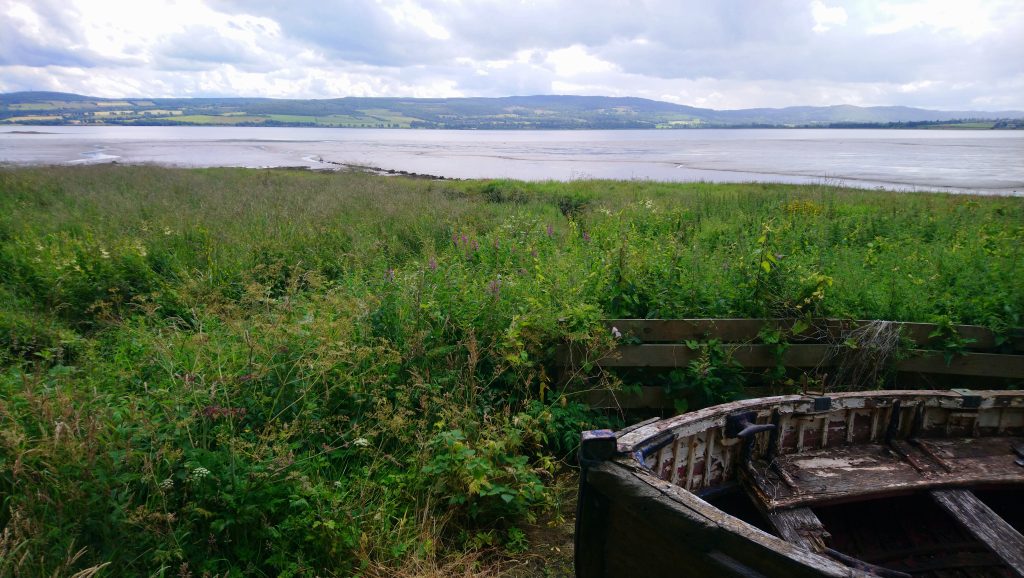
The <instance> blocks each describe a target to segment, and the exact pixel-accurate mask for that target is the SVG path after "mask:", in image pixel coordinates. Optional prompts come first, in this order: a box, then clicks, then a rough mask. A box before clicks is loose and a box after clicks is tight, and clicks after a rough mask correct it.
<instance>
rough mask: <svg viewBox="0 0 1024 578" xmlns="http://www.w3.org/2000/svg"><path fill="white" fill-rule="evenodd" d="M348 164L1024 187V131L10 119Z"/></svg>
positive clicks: (9, 148) (27, 145)
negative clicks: (99, 123)
mask: <svg viewBox="0 0 1024 578" xmlns="http://www.w3.org/2000/svg"><path fill="white" fill-rule="evenodd" d="M112 161H117V162H121V163H158V164H161V165H170V166H190V167H208V166H245V167H270V166H308V167H312V168H337V167H338V164H342V165H345V164H350V165H363V166H373V167H380V168H383V169H394V170H404V171H409V172H415V173H423V174H430V175H440V176H445V177H456V178H515V179H525V180H549V179H552V180H571V179H582V178H601V179H650V180H659V181H715V182H736V181H769V182H785V183H821V182H827V183H835V184H845V185H849V186H857V187H871V188H874V187H885V188H887V189H893V190H943V191H951V192H980V193H995V194H1018V195H1019V194H1024V131H935V130H932V131H927V130H832V129H753V130H744V129H717V130H716V129H702V130H675V131H654V130H623V131H516V132H510V131H446V130H429V131H428V130H382V129H332V128H255V127H223V128H222V127H95V126H93V127H74V126H71V127H5V128H4V129H3V130H2V131H0V163H14V164H83V163H100V162H112Z"/></svg>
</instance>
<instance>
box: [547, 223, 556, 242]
mask: <svg viewBox="0 0 1024 578" xmlns="http://www.w3.org/2000/svg"><path fill="white" fill-rule="evenodd" d="M554 236H555V228H554V227H552V226H551V225H548V238H549V239H550V238H551V237H554Z"/></svg>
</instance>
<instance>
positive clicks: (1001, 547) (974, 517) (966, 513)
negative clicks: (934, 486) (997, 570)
mask: <svg viewBox="0 0 1024 578" xmlns="http://www.w3.org/2000/svg"><path fill="white" fill-rule="evenodd" d="M929 493H930V494H931V496H932V499H934V500H935V501H936V502H937V503H938V504H939V505H940V506H942V508H943V509H945V510H946V512H948V513H949V514H950V515H951V516H953V518H955V519H956V521H957V522H958V523H959V524H960V525H961V526H963V527H964V528H965V529H967V531H968V532H970V533H971V534H972V535H973V536H974V537H975V538H977V539H978V540H979V541H980V542H981V543H983V544H985V545H986V546H987V547H988V548H989V549H991V550H992V552H994V553H995V555H996V556H998V557H999V559H1000V560H1002V561H1003V562H1005V563H1006V564H1007V565H1008V566H1009V567H1010V568H1012V569H1013V571H1014V572H1016V573H1017V576H1020V577H1021V578H1024V536H1021V534H1020V532H1018V531H1017V530H1015V529H1014V528H1013V526H1011V525H1009V524H1008V523H1006V520H1004V519H1002V518H1000V517H999V515H998V514H996V513H995V512H993V511H992V509H991V508H989V507H988V506H986V505H985V503H984V502H982V501H981V500H979V499H978V497H977V496H975V495H974V494H973V493H972V492H970V491H969V490H963V489H951V490H932V491H931V492H929Z"/></svg>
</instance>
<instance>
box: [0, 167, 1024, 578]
mask: <svg viewBox="0 0 1024 578" xmlns="http://www.w3.org/2000/svg"><path fill="white" fill-rule="evenodd" d="M1022 223H1024V202H1022V200H1021V199H1017V198H982V197H968V196H951V195H938V194H893V193H887V192H881V191H856V190H846V189H839V188H835V187H830V186H803V187H801V186H792V185H764V184H743V185H718V184H703V183H698V184H662V183H652V182H634V181H630V182H610V181H579V182H570V183H522V182H515V181H459V182H455V181H426V180H411V179H403V178H385V177H376V176H371V175H366V174H360V173H326V174H325V173H312V172H306V171H266V170H243V169H205V170H173V169H162V168H155V167H117V166H95V167H74V168H61V167H49V168H38V169H10V168H7V169H2V170H0V303H2V304H3V305H2V308H0V368H2V369H0V371H2V373H0V495H2V496H3V497H4V499H3V501H2V502H0V527H2V532H0V574H2V575H12V576H41V575H53V574H55V573H56V574H73V573H74V572H77V571H82V570H86V569H89V568H98V567H101V566H102V569H101V570H100V574H99V575H108V576H140V575H144V576H149V575H158V576H172V575H177V576H186V575H192V576H201V575H210V576H213V575H220V576H225V575H239V576H240V575H247V576H249V575H254V576H259V575H268V576H271V575H273V576H276V575H284V576H314V575H319V576H327V575H338V576H342V575H351V574H354V573H362V574H365V575H386V574H407V575H413V574H422V575H429V574H431V573H434V574H443V573H455V572H461V573H474V572H484V571H486V570H488V569H493V568H496V567H500V565H501V563H502V562H504V564H505V566H506V567H508V566H510V565H511V566H515V561H516V560H518V559H522V556H523V554H522V553H523V552H525V551H526V550H527V549H528V548H529V547H530V540H531V539H535V536H536V532H534V530H533V529H532V525H531V524H533V523H534V522H538V521H545V522H552V523H554V524H564V523H566V522H568V521H567V520H564V519H560V518H559V516H560V514H559V512H561V511H564V510H565V508H564V507H563V506H564V505H563V504H561V503H560V500H561V499H562V498H561V497H562V496H563V495H564V492H562V491H560V488H564V486H565V485H566V484H567V482H566V480H570V482H571V479H572V478H571V476H572V474H571V468H570V466H571V457H570V456H571V453H572V451H573V449H574V445H575V443H576V439H577V437H578V432H579V431H580V430H581V429H587V428H591V427H595V426H603V425H614V422H615V418H614V416H612V417H609V416H604V415H600V414H596V413H593V412H591V411H589V410H588V409H587V408H586V407H585V406H583V405H582V404H580V403H579V402H578V399H577V398H575V397H574V396H573V395H572V394H570V393H567V392H564V391H560V390H559V389H558V387H557V386H556V381H555V379H554V376H553V374H552V372H553V353H554V348H555V346H557V345H558V344H560V343H566V342H574V343H580V344H584V345H586V346H588V347H590V348H591V349H593V350H595V351H596V350H600V349H601V348H602V347H604V346H606V345H607V344H608V343H609V342H610V340H611V337H610V336H608V335H606V334H605V332H604V330H603V329H602V327H601V325H600V324H599V323H598V321H599V320H600V319H601V318H606V317H760V316H793V315H797V316H799V315H827V316H835V317H853V318H862V319H863V318H879V319H892V320H902V321H938V322H940V323H947V324H948V323H949V322H961V323H976V324H981V325H987V326H989V327H991V328H993V329H994V330H996V332H997V333H998V332H1005V331H1006V330H1007V328H1009V327H1012V326H1019V325H1020V315H1021V313H1022V312H1024V281H1022V280H1024V271H1022V270H1021V267H1022V266H1024V263H1022V260H1024V259H1022V258H1024V255H1022V248H1021V247H1022V245H1024V225H1022ZM612 381H614V380H613V379H610V378H608V376H605V375H603V374H602V373H601V372H600V370H599V369H595V370H594V371H593V373H592V374H590V375H588V376H587V381H586V383H584V384H576V385H578V386H579V385H582V387H599V386H602V385H603V384H604V383H606V382H608V383H610V382H612ZM563 562H564V560H563ZM104 565H105V566H104ZM520 571H522V569H521V568H520Z"/></svg>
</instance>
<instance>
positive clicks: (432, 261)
mask: <svg viewBox="0 0 1024 578" xmlns="http://www.w3.org/2000/svg"><path fill="white" fill-rule="evenodd" d="M427 267H428V268H429V269H430V270H431V271H437V259H435V258H433V257H431V258H430V262H429V263H427Z"/></svg>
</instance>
